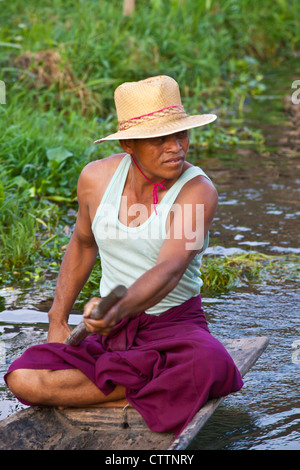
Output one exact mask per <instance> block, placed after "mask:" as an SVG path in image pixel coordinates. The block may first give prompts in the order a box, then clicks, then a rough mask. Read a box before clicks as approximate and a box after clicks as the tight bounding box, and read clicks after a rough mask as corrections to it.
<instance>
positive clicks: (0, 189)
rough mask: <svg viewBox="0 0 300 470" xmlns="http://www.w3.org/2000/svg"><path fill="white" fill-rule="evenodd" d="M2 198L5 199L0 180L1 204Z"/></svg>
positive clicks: (1, 202)
mask: <svg viewBox="0 0 300 470" xmlns="http://www.w3.org/2000/svg"><path fill="white" fill-rule="evenodd" d="M4 199H5V196H4V189H3V184H2V183H1V181H0V205H1V204H3V202H4Z"/></svg>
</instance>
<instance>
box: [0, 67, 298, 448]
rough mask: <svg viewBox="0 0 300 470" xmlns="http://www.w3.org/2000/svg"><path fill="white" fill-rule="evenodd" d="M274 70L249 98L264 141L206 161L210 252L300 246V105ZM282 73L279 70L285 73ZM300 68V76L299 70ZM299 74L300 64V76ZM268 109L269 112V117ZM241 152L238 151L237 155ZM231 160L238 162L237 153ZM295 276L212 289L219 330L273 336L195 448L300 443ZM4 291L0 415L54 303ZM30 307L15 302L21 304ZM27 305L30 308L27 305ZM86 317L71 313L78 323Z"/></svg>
mask: <svg viewBox="0 0 300 470" xmlns="http://www.w3.org/2000/svg"><path fill="white" fill-rule="evenodd" d="M276 78H277V88H276V93H275V92H274V87H273V85H274V77H272V76H271V77H269V80H270V84H272V87H271V86H269V88H268V89H267V91H266V93H265V95H264V96H262V97H261V98H260V99H259V100H257V101H256V102H255V103H252V104H251V109H250V110H249V111H248V112H247V115H246V117H245V116H244V118H246V120H247V123H248V126H249V127H251V126H254V127H255V128H256V127H257V126H259V127H260V128H261V129H262V130H263V132H264V135H265V138H266V146H265V147H264V148H263V149H253V148H251V146H249V145H248V146H245V147H244V148H239V149H237V150H235V155H234V159H232V155H231V156H230V158H227V156H226V155H225V154H223V155H218V158H210V159H209V160H207V161H201V163H200V165H201V166H202V167H203V168H204V169H205V170H206V171H207V173H208V174H209V176H210V177H211V178H212V179H213V181H214V183H215V184H216V186H217V188H218V191H219V196H220V202H219V207H218V212H217V215H216V219H215V223H214V226H213V228H212V230H211V244H210V248H209V251H208V254H213V253H215V254H219V255H226V254H231V253H234V252H243V251H250V250H251V251H259V252H263V253H267V254H278V255H280V254H281V255H284V254H288V253H294V254H299V251H300V243H299V227H300V224H299V220H300V207H299V192H300V171H299V170H300V162H299V150H300V136H299V129H300V126H299V122H300V120H299V119H300V118H299V116H300V105H299V106H298V108H299V109H298V110H296V108H295V107H294V108H293V107H291V106H290V104H289V102H288V101H287V102H285V107H286V108H288V109H285V110H284V106H283V100H282V98H283V97H284V96H286V95H287V96H289V94H291V91H290V83H291V81H292V79H289V80H285V79H284V81H283V82H282V81H280V79H278V77H276ZM279 78H280V77H279ZM296 78H297V77H296ZM298 78H300V74H299V77H298ZM262 113H264V114H265V115H268V116H269V118H268V119H266V120H262V119H261V116H262ZM233 160H234V161H233ZM232 161H233V163H232ZM297 287H298V285H297V284H296V283H295V282H289V281H282V282H281V281H279V280H278V281H277V282H276V281H273V282H271V281H264V282H263V283H259V284H254V285H251V287H249V286H242V287H240V288H237V289H235V290H233V291H232V292H230V293H227V294H222V295H219V296H216V297H212V298H209V297H205V298H204V299H203V304H204V308H205V311H206V315H207V318H208V321H209V325H210V329H211V332H212V334H214V335H215V336H216V337H218V338H219V339H222V338H238V337H242V336H256V335H263V336H268V337H269V340H270V344H269V347H268V349H267V350H266V351H265V352H264V353H263V355H262V356H261V358H260V359H259V360H258V361H257V363H256V364H255V366H254V367H253V368H252V369H251V371H250V372H248V374H247V375H246V376H245V379H244V382H245V385H244V388H243V389H242V390H241V391H240V392H238V393H237V394H234V395H232V396H230V397H228V398H226V400H225V401H224V403H223V404H222V405H221V407H220V408H219V409H218V410H217V411H216V413H215V414H214V415H213V417H212V418H211V419H210V420H209V421H208V423H207V424H206V425H205V427H204V428H203V430H202V431H201V432H200V433H199V435H198V436H197V438H196V439H195V440H194V441H193V443H192V444H191V446H190V449H200V450H201V449H211V450H213V449H233V450H243V449H259V450H275V449H276V450H300V398H299V389H300V331H299V317H300V315H299V300H300V294H299V290H298V289H297ZM14 294H15V296H16V298H13V296H12V295H11V292H9V290H6V291H5V292H4V291H2V292H0V295H1V296H2V298H4V310H3V309H2V310H3V311H2V312H0V333H2V335H1V337H0V338H1V341H0V362H2V365H1V374H2V375H1V376H0V380H1V383H0V385H1V386H2V387H1V390H0V396H1V400H2V401H1V406H0V419H3V418H5V417H6V416H8V415H10V414H11V413H13V412H15V411H16V410H17V409H20V408H22V405H20V404H19V403H18V402H17V401H16V400H15V399H14V397H13V396H12V395H11V394H10V393H9V392H8V391H7V390H6V388H5V387H4V383H3V374H4V372H5V370H6V369H7V367H8V364H9V363H10V362H11V361H12V360H13V359H14V358H16V357H18V355H19V354H20V353H21V352H22V351H23V350H24V349H26V348H27V347H28V346H29V345H31V344H34V343H36V342H40V341H43V340H44V338H45V336H46V329H47V315H46V313H45V311H46V310H47V303H44V302H42V301H43V300H44V299H43V298H38V297H35V296H34V295H33V294H32V295H30V293H29V294H28V296H27V297H26V296H25V297H24V295H23V297H22V301H20V300H18V299H20V298H21V297H18V292H14ZM16 305H18V306H19V307H22V306H23V308H21V309H18V310H16V309H15V306H16ZM25 306H26V308H25ZM79 319H80V317H79V316H78V315H74V316H72V323H73V324H76V323H78V321H79Z"/></svg>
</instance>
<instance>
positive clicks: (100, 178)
mask: <svg viewBox="0 0 300 470" xmlns="http://www.w3.org/2000/svg"><path fill="white" fill-rule="evenodd" d="M124 155H125V154H124V153H120V154H114V155H110V156H109V157H107V158H103V159H100V160H95V161H93V162H90V163H88V164H87V165H86V166H85V167H84V168H83V170H82V171H81V173H80V176H79V180H78V184H77V196H78V202H79V203H81V204H86V205H88V206H89V207H90V210H91V212H93V211H94V210H95V207H94V205H95V204H98V203H99V202H100V201H101V199H102V197H103V195H104V193H105V190H106V189H107V187H108V184H109V182H110V180H111V178H112V177H113V174H114V172H115V171H116V169H117V168H118V165H119V164H120V162H121V160H122V158H123V157H124Z"/></svg>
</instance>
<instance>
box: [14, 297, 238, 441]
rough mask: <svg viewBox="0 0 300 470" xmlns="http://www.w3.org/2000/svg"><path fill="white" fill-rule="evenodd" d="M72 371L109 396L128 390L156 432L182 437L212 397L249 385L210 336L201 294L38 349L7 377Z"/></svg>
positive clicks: (16, 364) (18, 362)
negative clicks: (75, 342)
mask: <svg viewBox="0 0 300 470" xmlns="http://www.w3.org/2000/svg"><path fill="white" fill-rule="evenodd" d="M71 368H75V369H80V370H81V371H82V372H83V373H84V374H85V375H86V376H87V377H88V378H89V379H90V380H91V381H92V382H94V383H95V384H96V385H97V387H98V388H99V389H100V390H101V391H102V392H103V393H104V394H105V395H108V394H109V393H111V392H112V391H113V390H114V388H115V386H116V385H122V386H125V387H126V398H127V400H128V401H129V403H131V404H132V406H134V408H136V409H137V410H138V411H139V412H140V413H141V415H142V416H143V418H144V420H145V421H146V423H147V425H148V426H149V428H150V429H152V430H153V431H157V432H163V431H172V432H174V433H175V436H177V435H178V434H179V433H180V432H181V431H182V429H183V428H184V427H185V426H186V425H187V423H188V422H189V421H190V420H191V418H192V417H193V416H194V414H195V413H196V412H197V411H198V410H199V409H200V408H201V407H202V406H203V405H204V404H205V403H206V401H207V400H208V399H209V398H216V397H221V396H226V395H228V394H229V393H232V392H236V391H238V390H240V389H241V388H242V386H243V381H242V378H241V375H240V373H239V371H238V369H237V368H236V366H235V364H234V362H233V360H232V359H231V357H230V355H229V354H228V352H227V351H226V349H225V348H224V347H223V345H222V344H221V343H220V342H219V341H218V340H217V339H215V338H214V337H213V336H212V335H211V334H210V332H209V329H208V327H207V323H206V319H205V315H204V313H203V310H202V307H201V298H200V296H197V297H193V298H191V299H189V300H187V301H186V302H184V303H183V304H182V305H179V306H177V307H173V308H171V309H169V310H167V311H166V312H164V313H162V314H161V315H159V316H153V315H148V314H145V313H140V314H138V315H137V316H135V317H133V318H126V319H123V320H122V321H121V322H120V323H118V324H117V325H116V326H115V327H114V328H113V329H112V330H111V333H110V334H109V335H108V336H99V335H96V334H93V335H91V336H89V337H88V338H86V339H85V340H84V341H83V342H82V343H81V345H80V346H76V347H74V346H68V345H66V344H63V343H47V344H42V345H37V346H32V347H30V348H29V349H27V350H26V351H25V352H24V354H23V355H22V356H21V357H20V358H19V359H16V360H15V361H14V362H13V363H12V364H11V366H10V367H9V369H8V372H7V374H8V373H9V372H11V371H13V370H15V369H51V370H58V369H71ZM20 401H21V400H20ZM23 403H25V404H27V405H31V403H27V402H24V401H23Z"/></svg>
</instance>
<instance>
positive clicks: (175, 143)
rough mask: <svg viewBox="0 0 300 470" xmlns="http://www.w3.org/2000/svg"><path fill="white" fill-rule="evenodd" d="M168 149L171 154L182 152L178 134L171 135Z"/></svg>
mask: <svg viewBox="0 0 300 470" xmlns="http://www.w3.org/2000/svg"><path fill="white" fill-rule="evenodd" d="M167 144H168V145H167V149H168V151H169V152H179V150H181V141H180V139H179V138H178V137H177V135H176V134H171V135H169V136H168V138H167Z"/></svg>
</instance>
